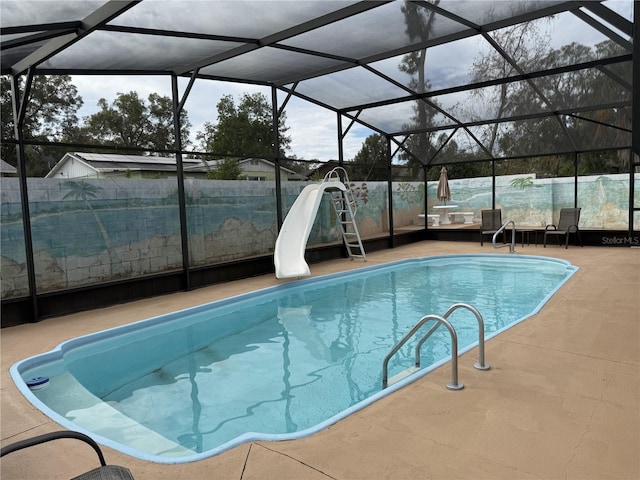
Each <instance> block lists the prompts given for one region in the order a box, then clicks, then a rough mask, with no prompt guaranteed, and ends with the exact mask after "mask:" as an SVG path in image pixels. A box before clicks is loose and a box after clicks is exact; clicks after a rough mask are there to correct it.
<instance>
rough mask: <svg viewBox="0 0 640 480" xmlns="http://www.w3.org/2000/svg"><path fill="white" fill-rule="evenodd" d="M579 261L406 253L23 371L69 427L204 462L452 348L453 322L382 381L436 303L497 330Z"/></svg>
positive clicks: (101, 335)
mask: <svg viewBox="0 0 640 480" xmlns="http://www.w3.org/2000/svg"><path fill="white" fill-rule="evenodd" d="M576 270H577V268H576V267H574V266H572V265H570V264H569V263H567V262H565V261H562V260H556V259H549V258H543V257H531V256H520V255H518V256H515V255H456V256H440V257H430V258H422V259H412V260H405V261H399V262H394V263H390V264H386V265H382V266H375V267H368V268H362V269H359V270H356V271H353V272H346V273H341V274H335V275H328V276H324V277H318V278H310V279H305V280H300V281H296V282H290V283H287V284H282V285H279V286H277V287H272V288H267V289H264V290H260V291H256V292H252V293H250V294H245V295H241V296H238V297H233V298H230V299H226V300H223V301H218V302H213V303H210V304H207V305H202V306H199V307H194V308H190V309H187V310H183V311H179V312H175V313H172V314H168V315H163V316H160V317H156V318H152V319H149V320H145V321H142V322H137V323H134V324H131V325H126V326H123V327H118V328H115V329H111V330H106V331H103V332H98V333H95V334H91V335H87V336H84V337H79V338H76V339H73V340H69V341H67V342H65V343H63V344H61V345H59V346H58V347H57V348H56V349H55V350H53V351H51V352H48V353H45V354H42V355H38V356H36V357H31V358H28V359H26V360H23V361H21V362H19V363H17V364H16V365H14V366H12V368H11V374H12V377H13V379H14V381H15V382H16V384H17V385H18V387H19V388H20V390H21V391H22V392H23V393H24V395H25V396H26V397H27V398H28V399H29V400H30V401H31V402H32V403H33V404H34V405H35V406H37V407H38V408H40V409H41V410H42V411H44V412H45V413H46V414H47V415H49V416H50V417H51V418H52V419H54V420H55V421H57V422H59V423H60V424H62V425H63V426H65V427H66V428H69V429H74V430H78V431H82V432H85V433H88V434H90V435H91V436H92V437H93V438H95V439H96V440H97V441H99V442H101V443H103V444H105V445H108V446H110V447H112V448H115V449H117V450H120V451H122V452H124V453H127V454H130V455H133V456H136V457H139V458H143V459H147V460H152V461H157V462H163V463H180V462H187V461H193V460H198V459H201V458H204V457H208V456H211V455H215V454H217V453H219V452H221V451H223V450H225V449H228V448H230V447H233V446H235V445H238V444H240V443H242V442H245V441H250V440H254V439H285V438H297V437H301V436H304V435H309V434H311V433H313V432H316V431H318V430H320V429H322V428H325V427H326V426H328V425H330V424H331V423H334V422H336V421H337V420H339V419H340V418H343V417H345V416H347V415H349V414H350V413H352V412H354V411H356V410H358V409H360V408H363V407H364V406H366V405H368V404H370V403H372V402H373V401H375V400H376V399H378V398H380V397H382V396H383V395H386V394H388V393H390V392H392V391H394V390H397V389H398V388H401V387H402V386H404V385H406V384H407V383H409V382H411V381H414V380H415V379H416V378H419V377H421V376H423V375H425V374H426V373H428V372H429V371H431V370H433V368H435V367H437V366H439V365H442V364H443V363H445V362H447V361H449V360H450V359H451V348H450V347H451V345H450V343H451V342H450V337H449V333H448V331H447V330H446V329H445V328H444V327H441V328H439V329H438V330H437V331H436V333H435V334H434V335H433V336H432V337H431V338H430V339H429V340H428V341H427V342H426V343H425V344H424V346H423V347H422V349H421V353H422V356H421V365H422V367H423V368H422V370H421V371H420V372H417V373H416V374H414V375H412V376H410V377H408V378H406V379H404V380H402V381H400V382H398V383H395V384H393V385H392V386H391V387H389V388H387V389H385V390H384V391H382V389H381V383H382V363H383V360H384V357H385V356H386V355H387V353H388V352H389V351H390V349H391V348H392V347H393V345H394V344H395V343H396V342H397V341H398V340H399V339H400V338H402V336H403V335H404V334H405V333H406V332H407V331H409V330H410V329H411V328H412V327H413V325H415V324H416V322H417V321H418V320H419V319H420V318H421V317H423V316H424V315H428V314H437V315H442V314H443V313H444V312H445V311H446V310H447V309H448V308H449V307H450V306H451V305H452V304H454V303H459V302H463V303H467V304H470V305H472V306H473V307H475V308H476V309H477V310H478V311H479V312H480V313H481V315H482V316H483V318H484V322H485V331H486V335H485V336H486V338H490V337H492V336H494V335H496V334H498V333H499V332H501V331H503V330H504V329H506V328H508V327H509V326H511V325H513V324H514V323H517V322H519V321H521V320H523V319H525V318H527V317H528V316H530V315H532V314H534V313H536V312H537V311H538V310H539V309H540V308H541V307H542V305H544V303H545V302H546V301H547V300H548V299H549V298H550V297H551V295H552V294H553V293H554V292H555V291H556V290H557V289H558V288H560V286H561V285H562V284H563V283H564V282H565V281H567V280H568V279H569V278H570V276H571V275H572V274H573V273H574V272H575V271H576ZM449 320H450V322H451V323H452V324H453V326H454V327H455V329H456V331H457V334H458V347H459V350H460V351H466V350H469V349H470V348H473V347H474V346H475V345H477V342H478V324H477V320H476V318H475V316H474V315H473V314H472V313H471V312H469V311H466V310H458V311H456V312H455V313H454V314H452V315H451V317H449ZM432 325H433V324H429V323H428V324H427V325H426V326H425V327H424V330H421V332H422V333H424V331H426V330H427V329H428V328H430V327H431V326H432ZM418 337H419V336H418ZM414 346H415V342H409V343H408V344H407V345H406V346H405V347H403V348H402V349H401V350H400V351H399V352H398V353H397V354H396V355H395V356H394V357H393V359H392V360H391V362H390V364H389V376H390V377H391V376H393V375H395V374H397V373H399V372H401V371H403V370H405V369H407V368H408V367H410V366H412V365H413V363H414V358H413V355H414V349H413V347H414ZM473 357H475V358H467V357H465V358H462V359H461V360H460V361H461V362H465V361H466V362H475V361H476V360H477V357H476V356H475V355H473ZM487 361H488V362H489V363H491V359H490V358H488V359H487ZM36 377H49V379H50V381H49V384H48V386H47V387H46V388H42V389H39V390H37V391H36V390H34V391H31V390H30V389H29V388H28V387H27V386H26V383H25V382H27V381H29V380H30V379H33V378H36ZM461 380H462V381H464V379H463V378H461ZM443 388H444V385H443ZM452 395H455V393H452Z"/></svg>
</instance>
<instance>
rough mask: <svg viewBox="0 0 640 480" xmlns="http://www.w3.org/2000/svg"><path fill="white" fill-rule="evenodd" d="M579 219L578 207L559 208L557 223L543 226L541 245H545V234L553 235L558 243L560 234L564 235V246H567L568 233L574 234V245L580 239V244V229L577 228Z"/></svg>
mask: <svg viewBox="0 0 640 480" xmlns="http://www.w3.org/2000/svg"><path fill="white" fill-rule="evenodd" d="M579 221H580V209H579V208H561V209H560V218H559V219H558V225H557V226H556V225H554V224H549V225H547V226H546V227H545V228H544V243H543V246H544V247H545V248H546V246H547V235H554V236H555V237H556V239H557V240H558V245H560V238H559V237H560V236H561V235H564V248H569V235H570V234H571V233H575V234H576V245H578V241H580V246H581V247H582V246H584V245H582V238H581V237H580V229H579V228H578V222H579Z"/></svg>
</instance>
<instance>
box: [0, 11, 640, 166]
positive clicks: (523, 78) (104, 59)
mask: <svg viewBox="0 0 640 480" xmlns="http://www.w3.org/2000/svg"><path fill="white" fill-rule="evenodd" d="M37 3H38V2H33V1H30V0H3V1H2V2H1V3H0V13H1V15H0V22H1V27H2V30H1V33H2V37H1V43H2V57H1V58H0V65H1V72H2V73H3V74H14V75H15V74H23V73H25V72H27V71H28V70H29V69H31V70H30V71H32V72H33V73H36V74H38V73H43V74H72V75H82V74H89V75H95V74H107V75H113V74H119V75H167V76H169V75H175V76H177V77H184V78H185V79H188V81H189V84H188V87H187V89H186V92H188V91H190V89H191V86H192V85H193V83H194V82H195V81H196V80H198V81H199V80H200V79H204V80H220V81H225V82H241V83H248V84H258V85H265V86H271V87H274V88H276V89H277V91H278V92H279V93H280V96H279V98H280V99H281V101H282V105H281V106H280V108H283V107H285V106H286V102H287V99H288V98H289V96H290V95H293V96H296V97H299V98H302V99H305V100H308V101H309V102H312V103H314V104H316V105H320V106H322V107H324V108H327V109H330V110H333V111H335V112H338V113H339V114H340V115H341V116H342V117H344V118H345V119H346V123H345V126H347V129H348V128H349V127H348V126H349V123H350V122H357V123H359V124H361V125H364V126H366V127H368V128H370V129H372V130H374V131H376V132H379V133H382V134H385V135H389V136H391V138H392V139H393V141H394V142H395V147H397V148H403V147H406V143H405V142H406V138H407V136H409V135H414V136H415V135H421V134H428V133H435V134H437V135H444V136H448V138H449V139H452V140H453V141H455V142H456V143H457V144H458V145H467V149H468V150H469V152H470V153H471V154H472V156H473V155H475V156H476V157H483V158H491V157H492V155H493V153H494V152H492V151H491V150H490V148H491V147H490V145H488V144H487V142H486V141H485V140H484V139H483V138H482V134H481V132H480V131H479V129H480V127H481V126H487V125H489V126H491V125H498V126H499V128H500V129H503V130H504V131H508V130H509V129H511V128H515V127H516V126H518V125H520V126H521V125H524V127H525V128H526V126H527V122H542V121H544V120H545V119H549V122H548V123H549V125H548V128H549V129H552V130H553V133H552V134H554V135H559V136H561V137H562V138H564V139H565V144H564V146H566V150H567V151H576V150H581V149H587V148H590V147H593V146H594V145H595V141H594V139H593V138H592V137H593V136H584V137H585V138H578V137H576V136H572V135H571V133H570V132H569V129H568V128H567V125H570V124H571V123H572V122H598V123H599V124H600V125H601V127H602V128H609V129H613V130H614V131H615V132H617V133H620V135H611V136H610V137H608V138H609V140H607V142H609V143H610V144H609V145H603V142H605V140H603V139H604V136H601V137H600V138H599V139H598V140H597V142H599V143H598V144H597V145H598V146H599V147H616V146H621V145H630V137H631V135H630V128H631V127H630V126H628V125H627V124H626V123H625V121H624V120H623V119H621V116H624V115H628V111H627V112H624V109H625V108H630V107H631V99H632V95H631V91H632V81H631V63H632V49H633V30H634V29H633V23H632V22H633V20H632V18H631V17H632V14H630V13H629V14H628V13H627V12H631V10H632V8H633V7H632V5H633V2H632V1H631V0H620V1H602V2H600V1H588V2H576V1H559V0H517V1H504V0H482V1H480V0H474V1H470V0H431V1H325V0H306V1H298V0H289V1H286V0H277V1H257V0H255V1H252V0H246V1H228V0H208V1H199V2H192V1H186V0H182V1H181V0H171V1H168V0H158V1H150V0H144V1H137V0H136V1H134V0H129V1H106V0H74V1H69V0H49V1H47V2H46V8H37V5H35V6H34V4H37ZM256 19H259V20H256ZM540 19H545V20H544V21H545V22H546V24H548V25H551V27H550V33H549V35H550V36H551V37H552V38H551V42H552V44H553V45H554V47H555V48H557V49H562V48H567V47H568V46H570V45H572V44H575V43H578V44H580V43H583V42H587V41H588V42H590V43H589V45H588V46H589V47H590V49H589V51H588V52H587V51H585V52H583V54H582V55H580V56H575V57H570V58H568V57H567V58H563V59H562V60H561V61H558V62H556V63H553V62H550V63H549V62H548V63H547V66H545V67H544V68H542V67H533V68H532V67H531V66H530V65H529V64H528V63H527V62H526V61H523V59H521V58H518V56H517V55H516V54H514V53H513V52H510V51H509V48H507V47H506V46H505V45H503V44H500V43H499V42H498V40H496V39H497V38H499V35H498V34H499V33H500V32H502V31H503V29H504V28H505V27H508V26H511V25H516V24H523V23H525V22H538V21H541V20H540ZM538 25H541V24H540V23H538ZM604 41H607V42H609V47H608V48H606V49H603V48H600V49H598V48H596V46H597V45H599V44H600V43H601V42H604ZM425 49H426V50H425ZM423 51H425V52H427V53H426V54H425V56H424V57H422V58H426V63H425V69H424V71H425V78H424V79H422V80H421V81H420V78H419V77H418V76H417V75H415V74H410V73H407V72H408V69H409V70H410V69H411V68H412V66H411V65H410V64H411V62H412V61H414V60H415V57H414V60H411V59H410V57H408V55H411V54H414V55H415V54H419V53H420V52H423ZM483 51H491V52H494V53H498V54H499V56H501V58H502V59H503V63H504V65H505V70H504V73H499V72H498V73H496V72H495V71H494V70H491V69H487V70H486V72H483V74H482V75H480V76H479V77H478V75H476V76H475V77H474V76H473V75H472V74H471V72H472V68H473V62H474V59H475V58H477V57H476V56H475V55H476V54H479V53H481V52H483ZM414 66H415V65H414ZM620 72H623V73H620ZM571 75H574V76H575V75H578V76H580V75H582V76H597V77H598V78H599V80H600V82H601V85H602V88H601V89H599V95H582V96H579V97H577V96H573V95H563V93H566V92H559V91H558V89H567V88H568V86H567V84H568V83H569V78H570V77H571ZM572 78H573V77H572ZM505 85H508V86H516V85H518V86H520V87H521V88H525V89H527V91H529V92H530V93H531V95H532V98H534V99H535V102H532V103H531V105H530V106H529V107H528V108H527V109H526V110H525V111H511V112H508V113H505V112H504V111H496V110H495V109H492V108H490V105H484V107H483V108H484V110H481V111H474V110H473V108H470V109H467V110H465V111H462V110H461V109H460V105H467V106H472V105H474V104H475V105H478V104H479V102H480V99H481V98H482V97H483V96H484V97H486V96H487V95H489V94H491V93H492V92H494V91H495V90H496V89H500V88H502V86H505ZM554 92H555V93H554ZM417 111H421V112H423V113H422V114H421V115H426V116H427V117H428V118H429V121H428V122H421V121H420V119H419V118H416V117H419V116H420V115H417V114H416V112H417ZM621 112H622V113H621ZM412 119H416V120H412ZM550 136H551V134H550ZM537 148H545V147H544V145H538V146H537ZM549 148H552V149H555V150H557V149H558V148H564V147H562V146H558V145H554V146H551V147H549ZM541 153H543V152H541ZM468 159H469V157H467V158H465V159H464V160H465V161H467V160H468ZM421 160H422V161H423V162H425V163H431V162H433V159H429V158H421Z"/></svg>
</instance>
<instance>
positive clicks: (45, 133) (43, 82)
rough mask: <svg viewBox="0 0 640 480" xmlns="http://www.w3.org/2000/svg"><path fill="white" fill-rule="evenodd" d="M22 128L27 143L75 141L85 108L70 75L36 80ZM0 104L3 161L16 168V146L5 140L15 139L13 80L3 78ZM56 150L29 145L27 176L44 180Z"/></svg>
mask: <svg viewBox="0 0 640 480" xmlns="http://www.w3.org/2000/svg"><path fill="white" fill-rule="evenodd" d="M18 84H19V89H20V92H24V81H23V79H22V77H21V78H20V81H19V82H18ZM27 101H28V104H27V109H26V114H25V120H24V125H23V135H24V138H25V139H26V140H36V141H49V142H54V141H68V139H70V138H73V136H74V131H75V129H76V128H77V125H78V122H79V120H78V116H77V113H78V110H79V109H80V108H81V107H82V105H83V100H82V97H81V96H80V95H79V94H78V89H77V88H76V87H75V86H74V85H73V84H72V83H71V77H70V76H68V75H52V76H49V75H36V76H34V78H33V84H32V87H31V91H30V95H29V98H28V99H27ZM0 103H1V109H2V110H1V115H2V121H1V125H2V127H1V128H2V140H3V142H2V147H1V155H2V159H3V160H5V161H7V162H8V163H10V164H12V165H14V166H16V165H17V155H16V149H15V146H14V145H13V144H11V143H7V142H5V141H4V140H9V139H14V123H13V107H12V102H11V79H10V77H9V76H6V75H3V76H2V77H0ZM54 152H55V148H54V147H46V146H40V145H27V146H26V147H25V157H26V160H25V165H26V173H27V175H28V176H32V177H38V176H44V175H45V174H46V173H47V172H48V171H49V170H50V168H51V167H52V166H53V161H52V162H51V163H52V164H51V165H49V164H48V163H47V158H48V157H52V158H53V157H55V156H56V155H57V154H56V153H54Z"/></svg>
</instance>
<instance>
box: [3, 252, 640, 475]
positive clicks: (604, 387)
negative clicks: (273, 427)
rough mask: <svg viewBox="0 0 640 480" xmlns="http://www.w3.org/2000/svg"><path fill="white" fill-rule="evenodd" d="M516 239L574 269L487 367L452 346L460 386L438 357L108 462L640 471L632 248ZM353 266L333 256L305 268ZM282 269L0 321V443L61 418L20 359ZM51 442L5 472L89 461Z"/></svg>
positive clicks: (252, 470)
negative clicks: (361, 403)
mask: <svg viewBox="0 0 640 480" xmlns="http://www.w3.org/2000/svg"><path fill="white" fill-rule="evenodd" d="M517 251H518V253H520V254H527V255H545V256H553V257H557V258H563V259H566V260H568V261H570V262H571V263H573V264H574V265H577V266H578V267H580V270H579V271H578V272H577V273H576V274H575V275H574V276H573V277H572V278H571V280H570V281H569V282H567V283H566V284H565V285H564V286H563V287H562V288H561V289H560V290H559V291H558V292H557V293H556V294H555V295H554V296H553V297H552V298H551V299H550V300H549V302H548V303H547V305H545V307H544V308H543V309H542V310H541V311H540V312H539V313H538V314H537V315H535V316H533V317H531V318H529V319H527V320H525V321H524V322H522V323H520V324H518V325H516V326H514V327H512V328H510V329H508V330H507V331H505V332H503V333H502V334H500V335H499V336H498V337H495V338H493V339H491V340H490V341H488V342H487V344H486V359H487V362H488V363H490V364H491V365H492V369H491V370H489V371H486V372H481V371H478V370H476V369H474V368H473V363H474V362H475V361H477V357H476V355H477V352H476V351H473V350H472V351H470V352H468V353H467V354H465V355H464V356H462V357H461V359H460V373H459V376H460V380H461V381H462V382H463V383H464V384H465V389H464V390H461V391H457V392H451V391H449V390H447V389H446V388H445V384H446V383H447V382H448V381H449V380H450V379H449V376H450V366H449V365H445V366H443V367H441V368H440V369H438V370H436V371H434V372H432V373H430V374H429V375H427V376H425V377H423V378H422V379H420V380H418V381H416V382H414V383H412V384H411V385H408V386H407V387H405V388H403V389H401V390H399V391H397V392H394V393H393V394H391V395H389V396H387V397H385V398H383V399H381V400H379V401H377V402H376V403H374V404H373V405H370V406H368V407H366V408H364V409H362V410H360V411H358V412H356V413H354V414H353V415H351V416H349V417H348V418H346V419H344V420H342V421H339V422H338V423H336V424H334V425H332V426H330V427H329V428H327V429H325V430H323V431H321V432H318V433H317V434H314V435H311V436H309V437H306V438H301V439H297V440H291V441H282V442H267V441H256V442H251V443H248V444H243V445H240V446H238V447H236V448H234V449H231V450H229V451H227V452H224V453H222V454H220V455H217V456H215V457H212V458H209V459H206V460H202V461H199V462H193V463H188V464H180V465H164V464H156V463H151V462H145V461H141V460H137V459H134V458H132V457H129V456H126V455H124V454H121V453H119V452H116V451H113V450H111V449H108V448H104V451H105V456H106V458H107V462H108V463H114V464H119V465H124V466H127V467H129V468H130V469H131V471H132V472H133V474H134V476H135V477H136V478H137V479H164V478H171V479H200V478H203V479H204V478H207V479H209V478H215V479H230V480H232V479H233V480H235V479H242V480H254V479H261V480H269V479H285V478H291V479H309V480H321V479H336V480H352V479H353V480H355V479H381V480H383V479H462V478H465V479H496V480H497V479H505V480H514V479H550V480H554V479H576V480H586V479H593V480H600V479H629V480H636V479H639V478H640V455H639V454H638V452H640V413H639V412H640V333H639V332H640V330H639V326H640V249H630V248H612V247H584V248H577V247H570V248H569V249H568V250H565V249H564V248H558V247H551V248H549V247H548V248H546V249H542V248H540V247H537V248H535V247H533V246H532V247H524V248H518V250H517ZM495 252H496V251H494V250H493V249H492V248H491V246H490V245H486V244H485V246H484V247H480V246H479V245H478V244H472V243H461V242H422V243H419V244H413V245H409V246H406V247H400V248H395V249H391V250H385V251H381V252H373V253H370V254H368V259H369V262H368V263H367V264H365V266H366V265H373V264H377V263H384V262H388V261H392V260H397V259H400V258H409V257H422V256H428V255H439V254H455V253H495ZM498 253H499V254H503V253H504V251H499V252H498ZM362 266H363V264H362V263H361V262H351V261H349V260H334V261H330V262H324V263H322V264H315V265H311V271H312V274H313V275H314V276H317V275H322V274H326V273H331V272H335V271H340V270H345V269H352V268H361V267H362ZM279 282H281V281H278V280H276V279H275V278H274V277H273V276H272V275H265V276H262V277H257V278H252V279H247V280H242V281H237V282H229V283H227V284H224V285H216V286H211V287H207V288H203V289H199V290H196V291H192V292H181V293H176V294H171V295H165V296H162V297H158V298H154V299H146V300H142V301H138V302H132V303H129V304H125V305H116V306H113V307H109V308H105V309H100V310H95V311H91V312H82V313H77V314H73V315H68V316H65V317H60V318H55V319H48V320H44V321H42V322H39V323H37V324H30V325H21V326H18V327H11V328H7V329H3V330H2V331H1V332H0V336H1V346H2V356H1V360H2V372H1V377H0V380H1V382H2V383H1V395H2V402H1V408H2V410H1V417H0V419H1V423H0V428H1V436H2V445H3V446H4V445H7V444H9V443H12V442H14V441H16V440H19V439H22V438H26V437H30V436H33V435H37V434H40V433H44V432H47V431H54V430H58V429H60V427H59V426H58V425H57V424H55V422H52V421H51V420H50V419H49V418H48V417H46V416H45V415H43V414H42V413H41V412H39V411H38V410H37V409H35V408H34V407H32V406H31V404H30V403H29V402H28V401H27V400H26V399H24V398H23V396H22V395H21V394H20V392H19V391H18V390H17V389H16V387H15V386H14V384H13V381H12V380H11V378H10V376H9V373H8V369H9V367H10V366H11V365H12V364H13V363H15V362H16V361H19V360H21V359H23V358H25V357H28V356H30V355H34V354H37V353H41V352H44V351H47V350H49V349H51V348H53V347H54V346H56V345H57V344H59V343H60V342H62V341H64V340H67V339H69V338H73V337H76V336H78V335H84V334H87V333H90V332H94V331H98V330H102V329H105V328H110V327H113V326H117V325H120V324H125V323H129V322H132V321H136V320H141V319H144V318H149V317H151V316H154V315H160V314H162V313H166V312H170V311H175V310H178V309H180V308H185V307H188V306H192V305H197V304H201V303H205V302H210V301H212V300H216V299H219V298H225V297H227V296H231V295H237V294H239V293H243V292H246V291H251V290H254V289H258V288H263V287H267V286H270V285H274V284H277V283H279ZM489 287H490V286H488V288H489ZM57 443H58V442H56V443H54V444H53V445H52V446H42V447H38V448H37V449H30V450H29V451H25V452H24V453H22V452H21V453H15V454H12V455H9V456H7V457H4V458H3V460H2V463H1V465H0V476H1V477H2V478H3V480H4V479H5V478H6V479H21V478H24V479H39V478H42V479H45V478H69V477H71V476H73V475H77V474H79V473H80V472H82V471H83V470H88V469H90V468H93V467H94V466H96V458H95V455H94V454H93V453H92V452H91V451H90V450H88V449H87V448H86V447H85V446H82V445H78V444H76V443H74V442H73V441H66V440H65V441H64V442H63V443H64V445H63V446H60V445H57ZM43 460H44V462H43ZM43 463H45V466H44V468H42V464H43ZM47 463H48V465H47Z"/></svg>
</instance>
